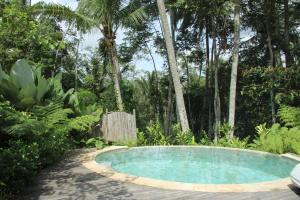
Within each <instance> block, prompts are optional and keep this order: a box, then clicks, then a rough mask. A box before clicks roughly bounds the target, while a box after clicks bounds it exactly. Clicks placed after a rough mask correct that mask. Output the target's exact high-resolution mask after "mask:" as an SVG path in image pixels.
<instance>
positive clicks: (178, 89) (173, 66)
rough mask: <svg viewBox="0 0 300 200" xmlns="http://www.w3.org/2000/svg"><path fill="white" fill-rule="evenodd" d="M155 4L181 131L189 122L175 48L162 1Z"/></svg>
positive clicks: (158, 0)
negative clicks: (164, 44) (162, 33)
mask: <svg viewBox="0 0 300 200" xmlns="http://www.w3.org/2000/svg"><path fill="white" fill-rule="evenodd" d="M157 6H158V10H159V15H160V18H161V22H162V27H163V32H164V37H165V43H166V47H167V52H168V57H169V62H170V71H171V74H172V79H173V84H174V89H175V98H176V105H177V108H178V113H179V118H180V124H181V128H182V131H184V132H186V131H188V130H189V123H188V119H187V114H186V109H185V104H184V98H183V92H182V85H181V83H180V79H179V73H178V71H177V63H176V57H175V50H174V45H173V41H172V35H171V32H170V29H169V23H168V19H167V14H166V8H165V3H164V1H163V0H157Z"/></svg>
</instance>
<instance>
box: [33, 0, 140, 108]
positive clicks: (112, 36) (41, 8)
mask: <svg viewBox="0 0 300 200" xmlns="http://www.w3.org/2000/svg"><path fill="white" fill-rule="evenodd" d="M126 2H128V1H126V0H109V1H108V0H81V1H80V2H79V5H78V8H77V11H72V10H71V9H70V8H68V7H66V6H63V5H60V4H44V3H38V4H35V5H33V6H31V12H32V13H36V14H44V15H52V16H57V17H60V18H62V19H65V20H67V21H68V22H71V23H74V24H75V25H76V26H77V28H78V29H79V30H81V31H86V30H91V29H92V28H96V29H99V30H100V32H101V33H102V35H103V37H104V40H105V46H106V49H107V50H108V55H109V60H110V65H111V68H112V77H113V83H114V91H115V96H116V104H117V108H118V110H119V111H123V110H124V106H123V101H122V96H121V89H120V78H121V77H120V69H119V62H118V55H117V49H116V35H117V31H118V30H119V28H120V27H132V26H135V25H137V24H140V23H142V22H143V21H144V19H145V18H146V15H145V12H144V9H143V7H141V4H140V3H139V1H138V0H130V1H129V3H126Z"/></svg>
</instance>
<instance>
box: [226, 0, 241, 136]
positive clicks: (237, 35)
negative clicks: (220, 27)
mask: <svg viewBox="0 0 300 200" xmlns="http://www.w3.org/2000/svg"><path fill="white" fill-rule="evenodd" d="M234 3H235V5H234V43H233V55H232V56H233V62H232V68H231V80H230V93H229V110H228V111H229V117H228V123H229V125H230V126H231V128H232V130H231V131H230V132H229V134H230V135H229V136H230V138H233V134H234V127H235V109H236V85H237V72H238V63H239V46H240V0H235V2H234Z"/></svg>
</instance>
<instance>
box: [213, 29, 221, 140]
mask: <svg viewBox="0 0 300 200" xmlns="http://www.w3.org/2000/svg"><path fill="white" fill-rule="evenodd" d="M213 32H214V33H213V50H214V61H213V66H214V86H215V93H214V112H215V126H214V142H215V143H217V142H218V135H219V131H220V125H221V103H220V93H219V79H218V71H219V53H220V50H217V44H216V43H217V42H216V36H215V30H214V31H213Z"/></svg>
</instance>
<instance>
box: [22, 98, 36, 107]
mask: <svg viewBox="0 0 300 200" xmlns="http://www.w3.org/2000/svg"><path fill="white" fill-rule="evenodd" d="M34 104H35V100H34V98H33V97H25V98H23V99H22V100H21V101H20V105H21V106H22V107H24V108H28V107H31V106H33V105H34Z"/></svg>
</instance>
